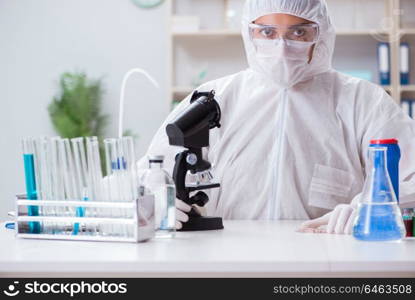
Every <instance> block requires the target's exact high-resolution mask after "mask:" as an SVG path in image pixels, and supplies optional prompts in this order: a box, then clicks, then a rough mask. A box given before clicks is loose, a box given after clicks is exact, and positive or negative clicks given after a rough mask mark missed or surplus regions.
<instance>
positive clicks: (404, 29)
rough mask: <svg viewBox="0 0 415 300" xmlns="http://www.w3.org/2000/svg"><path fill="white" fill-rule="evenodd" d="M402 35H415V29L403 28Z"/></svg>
mask: <svg viewBox="0 0 415 300" xmlns="http://www.w3.org/2000/svg"><path fill="white" fill-rule="evenodd" d="M399 32H400V34H402V35H405V34H415V28H402V29H401V30H400V31H399Z"/></svg>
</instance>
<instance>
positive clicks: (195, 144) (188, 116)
mask: <svg viewBox="0 0 415 300" xmlns="http://www.w3.org/2000/svg"><path fill="white" fill-rule="evenodd" d="M214 96H215V92H214V91H211V92H202V93H199V92H198V91H195V92H194V93H193V96H192V100H191V102H190V105H189V106H188V107H187V108H186V109H185V110H184V111H183V112H182V113H180V114H179V115H178V116H177V117H176V118H175V119H174V120H172V121H171V123H170V124H168V125H167V127H166V132H167V136H168V137H169V143H170V145H172V146H182V147H186V148H202V147H207V146H209V130H210V129H212V128H215V127H220V117H221V110H220V107H219V104H218V102H217V101H216V100H215V98H214Z"/></svg>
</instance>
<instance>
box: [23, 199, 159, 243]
mask: <svg viewBox="0 0 415 300" xmlns="http://www.w3.org/2000/svg"><path fill="white" fill-rule="evenodd" d="M151 205H154V196H152V195H148V196H143V197H139V198H138V199H136V200H135V201H132V202H101V201H66V200H65V201H63V200H62V201H60V200H53V201H52V200H27V197H26V195H17V196H16V217H15V232H16V237H18V238H24V239H48V240H72V241H74V240H75V241H101V242H131V243H138V242H145V241H148V240H150V239H151V238H153V237H154V234H155V225H154V210H152V209H151ZM29 207H32V208H33V207H37V208H38V209H37V210H38V211H39V212H40V213H39V215H37V216H30V215H29V213H28V211H29V209H28V208H29ZM79 208H82V209H84V210H89V211H94V212H98V213H93V215H91V214H86V215H85V216H83V217H79V216H77V215H76V214H75V213H71V212H75V211H76V210H77V209H79ZM146 208H149V209H146ZM51 211H53V212H54V213H52V214H49V213H48V212H51ZM147 211H148V212H149V213H148V214H149V215H147V216H146V214H147V213H146V212H147ZM100 212H103V213H102V214H100ZM105 212H106V213H105ZM114 212H118V216H114ZM34 222H38V223H39V224H41V226H40V227H41V228H42V230H41V231H40V232H38V233H32V232H30V223H32V224H33V223H34ZM46 227H49V228H50V229H48V230H46ZM75 229H76V230H75ZM108 229H109V230H108ZM114 233H115V234H114Z"/></svg>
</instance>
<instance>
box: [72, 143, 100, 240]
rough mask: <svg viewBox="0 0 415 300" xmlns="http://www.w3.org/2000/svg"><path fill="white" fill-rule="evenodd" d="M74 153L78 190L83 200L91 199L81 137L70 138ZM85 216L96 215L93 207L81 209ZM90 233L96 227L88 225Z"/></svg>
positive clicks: (95, 232) (94, 231)
mask: <svg viewBox="0 0 415 300" xmlns="http://www.w3.org/2000/svg"><path fill="white" fill-rule="evenodd" d="M71 142H72V146H73V153H74V161H75V168H76V170H77V174H78V178H79V183H80V190H81V194H82V196H83V200H84V201H92V199H93V193H92V190H91V183H90V178H89V176H88V166H87V158H86V153H85V146H84V139H83V138H82V137H79V138H74V139H71ZM83 212H84V213H85V216H92V217H95V216H96V211H95V209H88V210H86V209H83ZM87 230H88V231H90V232H91V234H94V235H96V234H97V229H96V227H95V226H92V225H90V227H89V228H87Z"/></svg>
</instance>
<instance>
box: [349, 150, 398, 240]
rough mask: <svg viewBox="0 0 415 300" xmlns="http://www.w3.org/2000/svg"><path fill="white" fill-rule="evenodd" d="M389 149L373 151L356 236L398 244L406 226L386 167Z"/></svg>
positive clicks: (356, 225) (355, 231)
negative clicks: (396, 242)
mask: <svg viewBox="0 0 415 300" xmlns="http://www.w3.org/2000/svg"><path fill="white" fill-rule="evenodd" d="M386 151H387V148H370V149H369V156H370V161H371V162H372V169H371V172H370V173H369V176H368V178H367V179H366V183H365V186H364V189H363V192H362V197H361V202H360V204H359V208H358V217H357V219H356V221H355V224H354V227H353V236H354V237H355V238H356V239H358V240H362V241H397V240H401V239H402V238H403V237H404V236H405V227H404V225H403V221H402V215H401V212H400V209H399V206H398V203H397V199H396V196H395V192H394V190H393V186H392V183H391V180H390V177H389V173H388V169H387V167H386V166H387V164H386V159H387V158H386Z"/></svg>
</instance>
